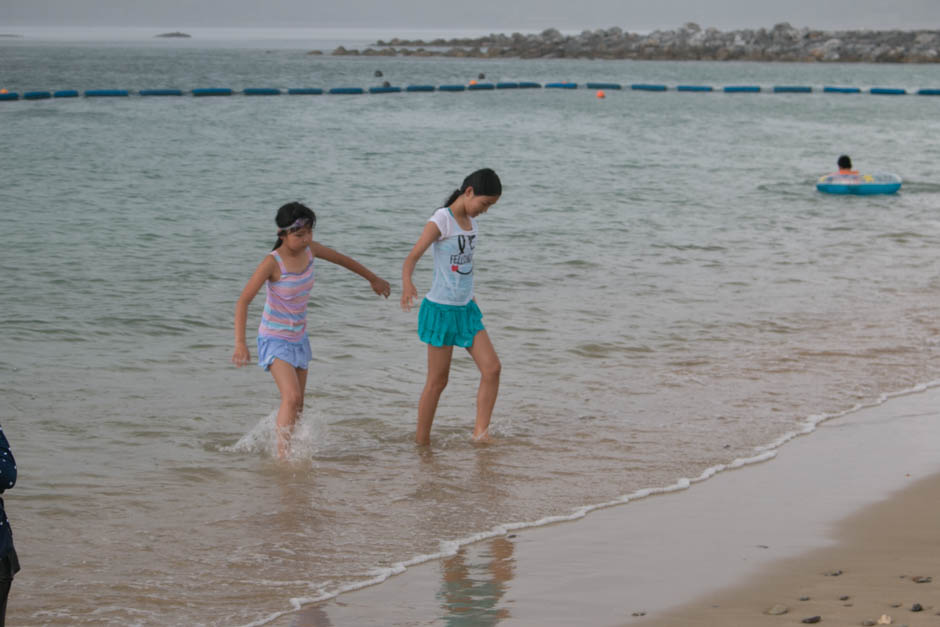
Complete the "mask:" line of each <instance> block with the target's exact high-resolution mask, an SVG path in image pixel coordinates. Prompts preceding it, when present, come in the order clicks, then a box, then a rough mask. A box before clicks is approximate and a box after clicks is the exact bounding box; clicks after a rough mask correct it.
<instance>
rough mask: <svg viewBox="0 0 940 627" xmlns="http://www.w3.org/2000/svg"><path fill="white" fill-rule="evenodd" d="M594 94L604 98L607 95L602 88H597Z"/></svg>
mask: <svg viewBox="0 0 940 627" xmlns="http://www.w3.org/2000/svg"><path fill="white" fill-rule="evenodd" d="M596 95H597V97H598V98H606V97H607V94H605V93H604V90H603V89H598V90H597V94H596Z"/></svg>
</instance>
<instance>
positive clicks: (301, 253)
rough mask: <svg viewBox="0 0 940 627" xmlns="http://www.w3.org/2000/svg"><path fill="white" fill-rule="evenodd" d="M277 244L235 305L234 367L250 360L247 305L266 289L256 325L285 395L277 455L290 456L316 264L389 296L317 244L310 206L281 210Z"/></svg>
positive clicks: (373, 279) (355, 265)
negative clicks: (333, 267) (356, 277)
mask: <svg viewBox="0 0 940 627" xmlns="http://www.w3.org/2000/svg"><path fill="white" fill-rule="evenodd" d="M275 222H276V223H277V242H276V243H275V244H274V249H273V250H272V251H271V252H270V253H268V254H267V255H266V256H265V258H264V260H262V262H261V263H260V264H259V265H258V268H257V269H256V270H255V272H254V274H253V275H251V278H250V279H248V283H247V285H245V289H244V290H242V294H241V296H240V297H239V299H238V304H237V305H235V352H234V353H233V354H232V363H234V364H235V365H236V366H244V365H245V364H247V363H248V362H249V360H250V359H251V354H250V352H249V351H248V345H247V344H246V343H245V325H246V320H247V318H248V305H249V304H250V303H251V301H252V300H253V299H254V297H255V295H256V294H257V293H258V291H259V290H260V289H261V286H262V285H265V286H266V288H267V289H266V292H267V297H266V298H265V303H264V313H262V315H261V325H260V326H259V327H258V365H259V366H261V367H262V368H264V369H265V370H267V371H269V372H270V373H271V374H272V375H273V376H274V382H275V383H276V384H277V388H278V390H279V391H280V393H281V405H280V407H279V408H278V412H277V455H278V457H279V458H281V459H284V458H286V457H287V455H288V454H289V452H290V436H291V433H292V432H293V428H294V423H295V422H297V417H298V415H299V414H300V412H301V411H302V410H303V407H304V387H305V386H306V383H307V364H308V363H309V362H310V360H311V359H312V358H313V357H312V354H311V351H310V340H309V339H308V338H307V301H308V299H309V296H310V289H311V288H312V287H313V282H314V272H313V266H314V260H315V259H323V260H325V261H329V262H330V263H335V264H337V265H339V266H342V267H344V268H346V269H347V270H350V271H352V272H355V273H356V274H358V275H359V276H361V277H362V278H364V279H365V280H367V281H368V282H369V284H370V285H371V286H372V290H373V291H374V292H375V293H376V294H379V295H381V296H385V297H386V298H388V295H389V292H390V288H389V285H388V282H387V281H385V280H383V279H380V278H379V277H378V276H376V275H375V274H374V273H373V272H371V271H370V270H369V269H368V268H366V267H365V266H363V265H362V264H361V263H359V262H358V261H356V260H355V259H352V258H350V257H347V256H346V255H343V254H341V253H338V252H336V251H335V250H333V249H331V248H327V247H326V246H324V245H322V244H319V243H317V242H315V241H313V228H314V226H315V225H316V222H317V218H316V216H315V215H314V213H313V211H311V210H310V209H309V208H307V207H306V206H304V205H302V204H300V203H299V202H292V203H288V204H286V205H284V206H283V207H281V208H280V209H279V210H278V212H277V217H276V218H275Z"/></svg>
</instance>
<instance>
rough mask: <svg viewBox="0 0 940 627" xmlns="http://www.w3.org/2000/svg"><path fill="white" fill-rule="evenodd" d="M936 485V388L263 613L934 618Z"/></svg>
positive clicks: (625, 620) (401, 619) (652, 619)
mask: <svg viewBox="0 0 940 627" xmlns="http://www.w3.org/2000/svg"><path fill="white" fill-rule="evenodd" d="M938 497H940V389H937V388H933V389H930V390H927V391H926V392H921V393H915V394H910V395H906V396H901V397H897V398H893V399H891V400H889V401H887V402H886V403H884V404H883V405H880V406H878V407H873V408H868V409H864V410H860V411H858V412H855V413H853V414H850V415H847V416H844V417H841V418H837V419H832V420H829V421H827V422H824V423H822V424H821V425H819V427H818V429H817V430H816V431H815V432H814V433H812V434H809V435H807V436H802V437H798V438H796V439H795V440H793V441H791V442H789V443H787V444H785V445H784V446H783V447H782V448H781V449H780V450H779V452H778V455H777V456H776V457H775V458H774V459H771V460H769V461H766V462H763V463H759V464H753V465H749V466H745V467H742V468H739V469H735V470H727V471H724V472H721V473H719V474H718V475H717V476H715V477H713V478H711V479H709V480H706V481H703V482H699V483H694V484H693V485H692V486H691V488H689V489H688V490H683V491H679V492H674V493H669V494H664V495H657V496H651V497H647V498H644V499H640V500H637V501H633V502H630V503H628V504H626V505H621V506H616V507H610V508H607V509H603V510H599V511H595V512H592V513H590V514H589V515H588V516H586V517H585V518H584V519H582V520H578V521H576V522H572V523H564V524H557V525H549V526H546V527H540V528H532V529H524V530H520V531H518V532H514V533H509V534H506V535H505V536H502V537H499V538H493V539H490V540H485V541H482V542H478V543H476V544H473V545H469V546H467V547H463V548H462V549H461V551H460V552H459V553H458V554H457V555H455V556H452V557H449V558H445V559H441V560H436V561H432V562H428V563H425V564H421V565H418V566H414V567H411V568H409V569H408V570H407V571H406V572H405V573H403V574H401V575H398V576H395V577H392V578H391V579H389V580H388V581H386V582H385V583H383V584H380V585H377V586H373V587H370V588H365V589H363V590H359V591H356V592H351V593H347V594H344V595H340V596H339V597H337V598H336V599H333V600H331V601H327V602H325V603H322V604H320V605H318V606H316V607H306V608H304V609H303V610H301V611H300V612H297V613H292V614H287V615H285V616H283V617H281V618H279V619H278V620H276V621H274V623H273V624H275V625H292V626H294V627H300V626H308V625H310V626H312V625H348V624H355V625H437V624H489V625H493V624H499V625H574V624H584V625H639V624H642V625H657V626H659V627H671V626H673V625H675V626H679V625H683V626H684V625H764V624H767V625H769V624H775V625H789V624H801V621H802V620H803V619H804V618H810V617H813V616H820V617H821V621H820V622H821V624H822V623H824V624H835V625H860V624H862V621H864V620H871V621H877V620H878V619H879V618H880V617H881V616H882V615H888V616H890V617H891V618H892V623H891V624H894V625H904V624H906V625H909V626H910V627H914V626H915V625H928V624H929V625H940V616H938V615H937V612H938V611H940V594H938V590H940V587H938V586H940V566H937V565H938V564H940V531H937V530H938V529H940V498H938ZM934 568H936V571H937V572H933V569H934ZM836 571H841V574H838V575H832V574H830V575H827V574H826V573H827V572H828V573H833V572H836ZM918 576H920V577H933V579H932V580H931V581H930V582H926V583H914V577H918ZM801 597H808V600H806V601H800V600H799V599H800V598H801ZM841 597H848V598H846V599H842V598H841ZM915 603H919V604H920V605H921V606H922V608H923V611H921V612H913V611H911V608H912V607H913V606H914V604H915ZM775 605H782V606H785V607H787V608H788V609H787V613H786V614H782V615H774V616H771V615H768V614H765V612H766V610H768V609H769V608H771V607H773V606H775ZM895 605H896V607H894V606H895Z"/></svg>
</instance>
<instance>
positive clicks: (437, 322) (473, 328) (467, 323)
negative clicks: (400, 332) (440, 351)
mask: <svg viewBox="0 0 940 627" xmlns="http://www.w3.org/2000/svg"><path fill="white" fill-rule="evenodd" d="M485 328H486V327H484V326H483V313H482V312H481V311H480V308H479V307H477V304H476V303H475V302H474V301H472V300H471V301H470V302H469V303H467V304H466V305H441V304H440V303H435V302H434V301H430V300H428V299H427V298H425V299H424V300H423V301H421V309H420V310H419V311H418V337H420V338H421V341H422V342H425V343H426V344H430V345H431V346H462V347H464V348H469V347H471V346H473V338H474V337H476V334H477V333H479V332H480V331H483V330H484V329H485Z"/></svg>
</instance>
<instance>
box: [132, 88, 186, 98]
mask: <svg viewBox="0 0 940 627" xmlns="http://www.w3.org/2000/svg"><path fill="white" fill-rule="evenodd" d="M138 93H139V94H140V95H141V96H145V97H147V96H182V95H183V90H182V89H141V90H140V91H139V92H138Z"/></svg>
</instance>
